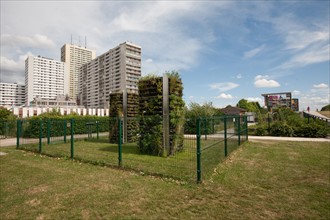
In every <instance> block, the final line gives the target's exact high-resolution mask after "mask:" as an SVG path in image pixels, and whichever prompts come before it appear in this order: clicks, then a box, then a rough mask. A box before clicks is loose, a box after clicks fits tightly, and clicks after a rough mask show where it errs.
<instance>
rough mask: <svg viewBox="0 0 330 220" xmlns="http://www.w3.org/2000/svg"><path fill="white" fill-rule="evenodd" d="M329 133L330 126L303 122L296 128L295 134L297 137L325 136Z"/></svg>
mask: <svg viewBox="0 0 330 220" xmlns="http://www.w3.org/2000/svg"><path fill="white" fill-rule="evenodd" d="M328 134H329V127H325V126H324V125H323V126H322V125H320V124H317V123H310V124H303V125H302V126H300V127H296V128H295V129H294V136H296V137H312V138H321V137H322V138H324V137H327V135H328Z"/></svg>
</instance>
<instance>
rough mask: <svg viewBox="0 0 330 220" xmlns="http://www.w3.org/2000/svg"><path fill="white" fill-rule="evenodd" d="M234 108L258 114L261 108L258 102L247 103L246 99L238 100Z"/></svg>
mask: <svg viewBox="0 0 330 220" xmlns="http://www.w3.org/2000/svg"><path fill="white" fill-rule="evenodd" d="M236 107H238V108H243V109H245V110H246V111H248V112H255V113H259V112H260V110H261V109H262V108H261V106H260V105H259V102H249V101H247V100H246V99H241V100H239V101H238V103H237V105H236Z"/></svg>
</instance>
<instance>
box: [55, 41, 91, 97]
mask: <svg viewBox="0 0 330 220" xmlns="http://www.w3.org/2000/svg"><path fill="white" fill-rule="evenodd" d="M94 58H95V51H93V50H89V49H86V48H83V47H80V46H76V45H72V44H64V45H63V46H62V48H61V61H62V62H66V63H68V68H69V71H68V74H69V97H70V98H71V99H74V100H76V99H77V95H78V79H79V71H80V67H81V66H82V65H83V64H86V63H88V62H90V61H91V60H92V59H94Z"/></svg>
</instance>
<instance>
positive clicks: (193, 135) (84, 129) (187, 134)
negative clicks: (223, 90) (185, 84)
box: [1, 115, 247, 182]
mask: <svg viewBox="0 0 330 220" xmlns="http://www.w3.org/2000/svg"><path fill="white" fill-rule="evenodd" d="M125 120H126V121H123V119H120V118H113V117H112V118H108V117H104V118H101V119H100V118H99V119H98V120H94V119H91V118H89V119H77V118H76V119H74V118H72V119H56V120H55V119H52V120H50V119H43V120H41V119H39V120H35V119H27V120H18V121H17V123H16V131H17V140H18V144H19V148H22V149H27V150H32V151H36V152H40V153H43V154H47V155H50V156H54V157H70V158H72V159H76V160H80V161H83V162H89V163H93V164H100V165H112V166H121V167H124V168H128V169H132V170H136V171H140V172H142V173H147V174H155V175H160V176H166V177H171V178H175V179H178V180H183V181H190V182H191V181H196V179H197V180H198V181H200V180H201V176H202V177H203V179H208V178H210V177H211V176H212V174H213V173H214V169H215V168H216V167H217V165H218V164H219V163H221V162H222V161H223V160H224V159H225V157H226V156H228V155H229V154H230V153H231V152H233V151H234V150H235V149H237V148H238V146H239V145H240V144H241V143H243V142H244V141H245V140H246V139H247V133H246V132H247V123H246V117H245V118H243V117H209V118H206V117H205V118H201V119H196V118H188V119H183V118H173V117H172V118H171V117H170V118H169V120H172V121H170V123H169V125H170V127H169V128H168V132H169V133H168V135H164V130H165V129H164V127H163V118H162V116H159V115H156V116H143V117H142V116H139V117H132V118H126V119H125ZM3 124H4V123H2V126H1V132H2V133H4V132H3V131H4V130H6V126H7V125H3ZM14 127H15V126H13V128H14ZM7 133H8V134H9V132H7ZM166 138H168V140H165V139H166Z"/></svg>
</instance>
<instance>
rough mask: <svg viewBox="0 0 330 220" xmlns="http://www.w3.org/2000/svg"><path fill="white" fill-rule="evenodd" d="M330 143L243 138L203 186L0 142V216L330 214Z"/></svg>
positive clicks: (316, 216)
mask: <svg viewBox="0 0 330 220" xmlns="http://www.w3.org/2000/svg"><path fill="white" fill-rule="evenodd" d="M329 150H330V147H329V143H310V142H259V143H252V142H250V143H246V144H244V145H243V146H242V147H241V148H239V149H238V150H237V151H235V152H234V153H233V154H231V156H230V157H229V158H228V159H226V160H225V161H224V162H223V163H221V164H219V165H218V166H217V169H215V170H213V174H212V175H211V176H210V177H209V179H204V181H203V183H202V184H200V185H196V184H186V185H181V184H180V182H178V181H175V180H171V179H166V178H156V177H152V176H143V175H140V174H138V173H136V172H131V171H124V170H118V169H112V168H109V167H103V166H94V165H91V164H87V163H80V162H77V161H71V160H69V159H63V158H62V159H58V158H52V157H47V156H42V155H39V154H35V153H32V152H26V151H21V150H15V149H13V148H1V151H3V152H7V153H8V154H7V155H5V156H0V166H1V167H0V168H1V169H0V193H1V194H0V195H1V196H0V210H1V213H0V219H197V218H198V219H329V214H330V213H329V210H330V201H329V196H330V183H329V177H330V176H329V169H330V167H329V166H330V165H329V160H330V155H329V154H330V152H329Z"/></svg>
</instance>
